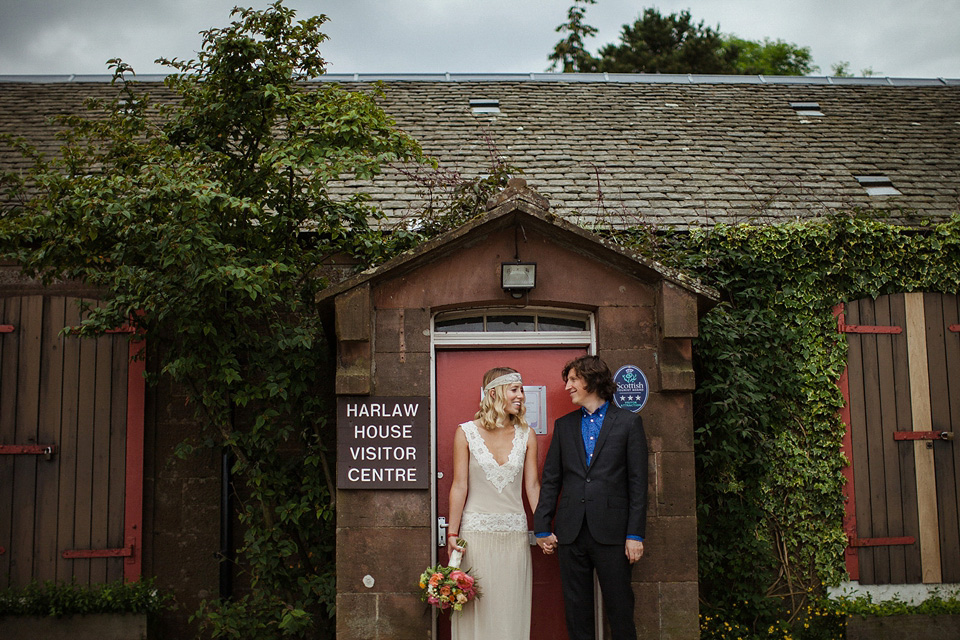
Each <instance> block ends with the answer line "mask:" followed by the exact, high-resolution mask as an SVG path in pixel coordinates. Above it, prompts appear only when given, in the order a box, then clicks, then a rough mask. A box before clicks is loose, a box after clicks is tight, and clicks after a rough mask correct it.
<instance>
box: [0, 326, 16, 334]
mask: <svg viewBox="0 0 960 640" xmlns="http://www.w3.org/2000/svg"><path fill="white" fill-rule="evenodd" d="M0 333H13V325H12V324H0Z"/></svg>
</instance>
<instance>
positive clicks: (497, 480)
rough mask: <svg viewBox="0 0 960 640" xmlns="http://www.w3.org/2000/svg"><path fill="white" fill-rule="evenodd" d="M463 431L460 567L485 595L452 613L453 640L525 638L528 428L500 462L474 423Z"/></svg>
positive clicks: (529, 572)
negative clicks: (465, 458)
mask: <svg viewBox="0 0 960 640" xmlns="http://www.w3.org/2000/svg"><path fill="white" fill-rule="evenodd" d="M460 427H461V428H462V429H463V432H464V434H465V435H466V436H467V444H468V446H469V448H470V467H469V475H468V487H467V502H466V504H465V505H464V509H463V518H462V519H461V521H460V537H461V538H463V539H464V540H466V541H467V551H466V553H465V554H464V557H463V562H462V563H461V565H460V566H461V567H463V568H465V569H470V572H471V574H472V575H474V576H476V577H477V579H478V580H479V585H480V591H481V595H480V597H479V598H478V599H476V600H474V601H473V602H472V603H470V604H468V605H467V606H465V607H464V608H463V611H462V612H461V613H459V614H458V613H453V614H452V615H451V618H450V620H451V622H450V626H451V629H452V635H453V640H527V639H528V638H529V637H530V606H531V599H532V593H533V568H532V566H531V555H530V541H529V538H528V537H527V517H526V515H525V514H524V511H523V497H522V493H523V462H524V458H525V456H526V450H527V438H528V437H529V433H530V429H529V428H527V427H523V428H521V427H514V430H515V435H514V438H513V447H512V449H511V450H510V457H509V458H508V459H507V462H506V463H505V464H504V465H502V466H501V465H499V464H497V461H496V460H495V459H494V457H493V454H492V453H490V451H489V449H487V446H486V444H484V442H483V438H482V437H481V436H480V432H479V428H478V427H477V425H476V424H474V423H473V422H466V423H464V424H462V425H460Z"/></svg>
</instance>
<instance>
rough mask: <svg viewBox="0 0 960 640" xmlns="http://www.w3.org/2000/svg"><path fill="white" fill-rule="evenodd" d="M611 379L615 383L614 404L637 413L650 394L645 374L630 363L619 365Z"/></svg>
mask: <svg viewBox="0 0 960 640" xmlns="http://www.w3.org/2000/svg"><path fill="white" fill-rule="evenodd" d="M613 381H614V382H616V383H617V391H616V393H614V394H613V401H614V402H615V403H616V405H617V406H618V407H620V408H621V409H626V410H627V411H633V412H634V413H639V411H640V409H643V405H645V404H647V398H648V397H649V396H650V385H649V384H647V376H645V375H643V371H641V370H640V367H637V366H635V365H632V364H628V365H625V366H623V367H620V368H619V369H617V373H616V374H614V376H613Z"/></svg>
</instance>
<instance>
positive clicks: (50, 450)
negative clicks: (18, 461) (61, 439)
mask: <svg viewBox="0 0 960 640" xmlns="http://www.w3.org/2000/svg"><path fill="white" fill-rule="evenodd" d="M56 452H57V445H55V444H0V455H34V456H45V455H51V456H52V455H53V454H55V453H56Z"/></svg>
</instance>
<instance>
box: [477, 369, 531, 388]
mask: <svg viewBox="0 0 960 640" xmlns="http://www.w3.org/2000/svg"><path fill="white" fill-rule="evenodd" d="M514 383H519V384H523V378H522V377H520V374H519V373H507V374H505V375H502V376H500V377H499V378H494V379H493V380H491V381H490V382H488V383H487V386H485V387H484V388H483V390H484V391H490V389H493V388H494V387H499V386H501V385H505V384H514Z"/></svg>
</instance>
